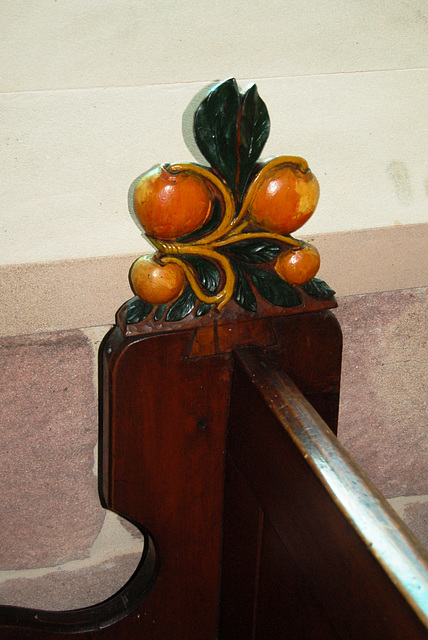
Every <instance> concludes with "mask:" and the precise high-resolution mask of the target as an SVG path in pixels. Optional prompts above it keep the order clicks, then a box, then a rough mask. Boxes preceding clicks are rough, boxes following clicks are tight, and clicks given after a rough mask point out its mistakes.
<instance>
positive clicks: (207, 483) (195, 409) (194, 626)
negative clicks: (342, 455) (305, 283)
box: [0, 300, 341, 640]
mask: <svg viewBox="0 0 428 640" xmlns="http://www.w3.org/2000/svg"><path fill="white" fill-rule="evenodd" d="M331 306H333V303H332V301H331V300H329V301H325V302H319V301H312V300H308V313H305V311H306V308H305V307H303V308H300V309H299V310H298V312H296V309H291V310H289V311H288V310H282V309H279V310H275V311H274V312H273V313H272V310H271V309H269V308H268V307H266V308H264V307H263V305H262V306H261V308H260V309H259V311H258V313H257V314H254V316H253V317H252V318H249V317H248V315H246V314H243V313H240V312H239V311H236V310H232V311H226V312H225V313H224V314H223V315H222V316H214V317H213V318H211V319H209V318H202V319H201V321H198V320H197V319H193V318H192V317H189V318H188V319H187V321H182V322H181V323H174V326H172V325H171V324H167V323H166V324H162V323H158V324H157V326H151V327H150V323H149V325H147V323H142V324H141V325H140V326H135V325H134V326H132V327H130V330H129V331H128V329H127V327H126V326H124V324H123V318H124V315H125V313H126V305H125V306H124V308H122V310H121V311H120V312H119V314H118V324H117V326H116V328H115V329H114V330H113V331H112V332H111V333H110V335H109V336H108V337H107V338H106V340H105V341H104V344H103V347H102V393H103V403H102V404H103V416H102V428H101V434H100V435H101V445H102V446H101V449H102V456H101V470H102V472H101V474H100V475H101V483H100V484H101V499H102V501H103V504H104V506H106V507H107V508H109V509H112V510H113V511H115V512H116V513H119V514H121V515H123V516H125V517H127V518H129V519H130V520H131V521H132V522H134V524H136V525H137V526H138V527H139V528H140V529H141V530H143V531H144V532H145V533H146V536H147V546H146V549H147V550H148V551H150V554H148V560H150V562H149V561H148V560H146V562H143V561H142V563H141V566H140V569H139V571H138V572H137V573H136V574H135V575H134V576H133V578H131V580H130V582H129V584H128V586H127V591H124V592H122V593H119V594H117V595H116V596H114V597H113V598H112V599H110V600H108V601H106V602H105V603H102V604H100V605H96V606H94V607H88V608H85V609H81V610H76V611H73V612H42V613H41V612H37V611H32V610H28V609H21V608H16V607H0V625H3V626H4V625H11V627H13V626H16V625H18V624H19V625H21V626H23V627H28V628H29V629H30V630H28V631H26V632H25V633H26V634H27V635H28V637H34V638H37V637H39V635H40V637H44V638H47V637H49V638H56V637H57V635H58V637H62V638H63V637H64V634H65V635H67V634H69V633H70V632H71V631H72V632H73V633H76V632H78V631H81V632H82V633H84V634H86V635H85V637H87V638H89V637H91V638H98V637H103V638H109V639H110V638H121V637H126V638H133V637H138V638H140V637H141V635H142V634H143V636H144V638H148V639H150V638H165V637H169V638H171V639H173V638H174V639H177V640H178V639H179V638H186V640H190V639H191V638H197V639H199V638H201V637H204V638H210V637H212V638H215V637H216V635H217V619H218V594H219V590H220V568H221V545H222V521H223V494H224V461H225V442H226V440H225V438H226V425H227V414H228V405H229V398H230V384H231V374H232V370H233V366H234V359H233V353H232V352H233V350H234V348H236V347H237V346H246V345H252V344H257V345H266V344H267V345H270V346H272V347H273V348H274V349H275V353H276V356H277V358H279V360H280V361H282V362H283V365H284V366H286V367H287V370H288V371H289V372H290V373H292V372H293V371H294V370H296V366H297V365H296V363H295V362H293V360H294V350H295V349H296V348H297V349H298V350H301V354H302V355H303V358H300V362H301V363H302V362H303V361H304V359H305V357H306V355H305V354H309V353H310V352H312V351H313V350H314V351H315V353H317V354H318V357H317V358H315V359H316V360H317V361H318V362H319V363H320V366H318V370H319V371H318V373H317V374H315V373H314V372H313V371H311V370H310V369H311V367H310V362H309V364H308V366H307V367H300V369H301V373H300V376H299V384H300V386H301V388H302V390H303V391H304V392H305V393H307V394H308V396H310V395H311V393H312V394H313V396H314V398H315V397H317V398H318V399H319V401H320V404H322V405H323V407H324V409H325V413H326V419H327V417H328V415H330V414H331V416H332V426H334V424H335V423H336V421H337V409H338V385H339V371H340V352H341V342H340V329H339V328H338V325H337V322H336V320H335V318H334V317H333V316H332V314H331V313H330V312H329V310H328V309H329V308H330V307H331ZM302 312H303V313H302ZM272 316H273V317H272ZM306 316H307V317H308V318H309V320H306V319H305V318H306ZM299 323H303V324H302V327H303V331H302V332H301V334H299V331H298V325H299ZM148 326H149V330H147V329H148ZM320 335H322V336H323V339H322V340H320V339H319V336H320ZM290 341H293V342H295V343H296V345H295V346H293V347H292V346H291V345H290ZM308 358H309V356H308ZM321 363H322V366H321ZM332 363H333V364H332ZM333 369H334V370H335V375H333V376H332V375H331V371H332V370H333ZM321 398H323V400H322V402H321V400H320V399H321ZM327 414H328V415H327ZM149 543H150V544H149ZM156 576H158V577H157V580H156V582H155V587H154V588H153V589H152V590H151V591H150V588H151V586H152V585H153V583H154V581H155V579H156ZM149 591H150V592H149ZM101 628H102V630H101ZM15 633H16V632H15V631H14V630H13V628H10V629H9V630H8V631H6V629H5V628H4V629H3V630H2V634H3V637H5V638H6V637H15ZM20 633H24V631H23V630H21V631H20ZM59 633H61V635H59ZM22 637H24V636H22Z"/></svg>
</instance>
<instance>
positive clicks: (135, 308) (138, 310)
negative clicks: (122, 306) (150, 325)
mask: <svg viewBox="0 0 428 640" xmlns="http://www.w3.org/2000/svg"><path fill="white" fill-rule="evenodd" d="M152 309H153V305H152V304H150V303H149V302H146V301H145V300H141V298H139V297H138V296H135V297H134V298H132V300H131V301H130V305H129V307H128V309H127V311H126V322H127V324H137V322H141V321H142V320H145V319H146V318H147V316H148V315H150V313H151V311H152Z"/></svg>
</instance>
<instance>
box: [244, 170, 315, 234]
mask: <svg viewBox="0 0 428 640" xmlns="http://www.w3.org/2000/svg"><path fill="white" fill-rule="evenodd" d="M318 199H319V184H318V180H317V179H316V177H315V176H314V174H313V173H312V172H311V171H309V170H308V171H307V172H306V173H302V172H301V171H300V170H299V169H298V167H297V166H295V165H286V164H284V165H279V166H277V167H272V169H271V170H269V171H267V173H266V175H265V176H264V178H263V179H262V181H261V183H260V185H259V186H258V188H257V189H256V192H255V194H254V197H253V198H252V201H251V202H250V205H249V208H248V209H249V213H250V219H251V220H252V222H254V223H255V224H256V225H258V226H260V227H262V228H263V229H266V230H267V231H271V232H272V233H280V234H282V235H288V234H290V233H292V232H293V231H296V229H299V228H300V227H301V226H302V225H304V224H305V222H306V221H307V220H309V218H310V217H311V215H312V214H313V212H314V211H315V208H316V206H317V203H318Z"/></svg>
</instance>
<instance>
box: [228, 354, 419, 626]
mask: <svg viewBox="0 0 428 640" xmlns="http://www.w3.org/2000/svg"><path fill="white" fill-rule="evenodd" d="M235 355H236V358H237V360H238V361H239V363H240V365H241V366H242V367H243V369H244V371H245V372H246V374H247V375H248V378H249V379H250V380H251V381H252V383H253V384H254V385H255V386H256V388H257V390H258V392H259V393H260V395H261V396H262V397H263V399H264V402H265V403H266V405H267V406H268V407H269V410H270V411H271V412H272V413H273V414H274V415H275V417H276V418H277V420H278V421H279V422H280V423H281V424H282V426H283V428H284V429H285V430H286V432H287V433H288V435H289V437H290V438H291V440H292V441H293V443H294V445H295V446H296V447H297V449H298V450H299V451H300V453H301V454H302V456H303V458H304V459H305V461H306V463H307V464H308V465H310V467H311V468H312V471H313V473H314V474H315V476H317V477H318V479H319V480H320V481H321V483H322V485H323V486H324V488H325V490H326V491H327V492H328V493H329V494H330V497H331V499H332V500H333V502H334V503H335V504H336V506H337V507H338V508H339V510H340V511H341V512H342V514H343V516H344V517H345V518H346V519H347V520H348V522H349V523H350V525H351V526H352V528H353V529H354V530H355V531H356V533H357V534H358V536H359V537H360V538H361V539H362V541H363V542H364V544H365V546H366V548H367V549H368V551H369V552H370V553H371V554H372V555H373V556H374V557H375V558H376V561H377V562H378V564H379V565H380V566H381V567H382V568H383V570H384V571H385V573H386V574H387V575H388V576H389V579H390V580H391V582H392V583H393V584H394V585H395V587H396V588H397V589H398V591H399V592H400V593H401V595H402V596H403V597H404V599H405V600H406V601H407V603H408V604H409V606H410V607H411V608H412V609H413V610H414V612H415V613H416V615H417V617H418V618H419V619H420V621H421V622H422V623H423V624H424V625H426V626H427V628H428V554H427V553H426V552H425V550H424V549H423V548H422V546H421V545H420V544H419V542H418V541H417V540H416V539H415V538H414V537H413V535H412V533H411V532H410V531H409V530H408V529H407V527H406V526H405V525H404V523H403V522H402V521H401V520H400V518H399V517H398V516H397V514H396V513H395V511H394V510H393V509H392V508H391V507H390V505H389V504H388V502H387V501H386V500H385V498H384V497H383V495H382V494H381V493H380V492H379V491H378V489H377V488H376V487H375V486H374V484H373V483H372V482H371V481H370V480H369V478H367V476H366V475H365V474H364V473H363V472H362V471H361V469H360V468H359V467H358V466H357V464H356V463H355V462H354V461H353V460H352V458H350V456H349V455H348V454H347V452H346V451H345V450H344V449H343V447H342V446H341V445H340V443H339V442H338V441H337V439H336V438H335V436H334V435H333V433H332V432H331V430H330V429H329V428H328V426H327V425H326V423H325V422H324V421H323V420H322V418H321V417H320V416H319V414H318V413H317V412H316V411H315V409H314V408H313V407H312V405H311V404H310V403H309V402H308V401H307V400H306V399H305V397H304V396H303V395H302V394H301V393H300V391H299V390H298V388H297V387H296V385H295V384H294V383H293V382H292V381H291V380H290V378H289V377H288V376H287V375H286V373H284V371H283V370H281V369H280V368H277V367H276V366H275V364H274V363H273V361H272V359H271V358H269V355H268V354H267V353H266V351H264V350H263V349H260V348H257V347H252V348H247V349H241V350H239V351H237V352H236V354H235Z"/></svg>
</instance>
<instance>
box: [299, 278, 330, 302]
mask: <svg viewBox="0 0 428 640" xmlns="http://www.w3.org/2000/svg"><path fill="white" fill-rule="evenodd" d="M302 289H303V290H304V291H306V293H307V294H308V295H310V296H312V298H318V299H319V300H328V299H329V298H332V297H333V296H334V294H335V293H336V292H335V291H333V289H331V288H330V287H329V286H328V284H327V283H326V282H324V280H320V279H319V278H312V280H309V282H307V283H306V284H304V285H302Z"/></svg>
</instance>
